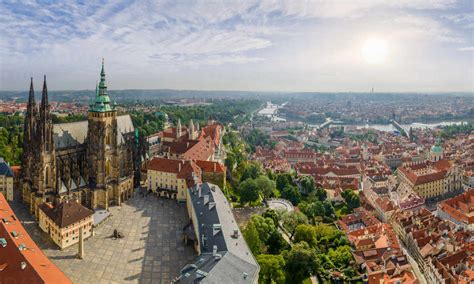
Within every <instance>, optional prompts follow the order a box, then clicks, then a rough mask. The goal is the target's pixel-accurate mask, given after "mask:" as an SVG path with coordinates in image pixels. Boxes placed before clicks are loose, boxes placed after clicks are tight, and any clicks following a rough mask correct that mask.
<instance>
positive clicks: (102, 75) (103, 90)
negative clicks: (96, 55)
mask: <svg viewBox="0 0 474 284" xmlns="http://www.w3.org/2000/svg"><path fill="white" fill-rule="evenodd" d="M99 95H100V96H104V95H107V84H106V83H105V69H104V58H102V69H101V70H100V83H99Z"/></svg>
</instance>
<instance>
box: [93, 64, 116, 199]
mask: <svg viewBox="0 0 474 284" xmlns="http://www.w3.org/2000/svg"><path fill="white" fill-rule="evenodd" d="M117 136H118V128H117V110H116V108H115V104H111V102H110V97H109V95H108V94H107V84H106V82H105V71H104V60H103V59H102V70H101V71H100V83H99V86H98V87H96V92H95V99H94V102H93V103H91V106H90V109H89V115H88V130H87V139H88V143H87V161H88V168H89V184H90V186H91V189H92V191H93V196H92V198H91V200H92V202H91V203H92V204H91V205H92V208H96V207H102V208H108V205H109V204H108V202H109V200H113V201H115V203H116V204H120V200H119V195H118V194H117V192H116V191H117V189H118V188H117V181H118V176H119V170H118V168H119V167H118V164H119V162H118V158H117V157H118V145H117Z"/></svg>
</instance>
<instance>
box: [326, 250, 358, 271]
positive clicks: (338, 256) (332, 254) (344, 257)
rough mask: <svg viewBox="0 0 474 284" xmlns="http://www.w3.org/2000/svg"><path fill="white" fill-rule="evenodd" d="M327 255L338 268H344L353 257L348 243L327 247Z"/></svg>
mask: <svg viewBox="0 0 474 284" xmlns="http://www.w3.org/2000/svg"><path fill="white" fill-rule="evenodd" d="M328 256H329V258H330V259H331V261H332V263H334V265H335V266H336V267H338V268H345V267H348V266H350V263H351V261H352V260H353V259H354V258H353V256H352V252H351V247H350V246H348V245H344V246H339V247H337V248H336V249H332V248H330V249H329V252H328Z"/></svg>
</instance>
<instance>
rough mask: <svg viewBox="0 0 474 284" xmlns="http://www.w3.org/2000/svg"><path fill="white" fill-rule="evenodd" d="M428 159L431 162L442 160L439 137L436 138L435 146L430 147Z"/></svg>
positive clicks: (442, 154) (442, 151)
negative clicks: (429, 158)
mask: <svg viewBox="0 0 474 284" xmlns="http://www.w3.org/2000/svg"><path fill="white" fill-rule="evenodd" d="M430 157H431V161H432V162H437V161H439V160H442V159H443V157H444V150H443V147H442V146H441V139H440V138H439V137H438V138H436V142H435V144H434V145H433V146H432V147H431V150H430Z"/></svg>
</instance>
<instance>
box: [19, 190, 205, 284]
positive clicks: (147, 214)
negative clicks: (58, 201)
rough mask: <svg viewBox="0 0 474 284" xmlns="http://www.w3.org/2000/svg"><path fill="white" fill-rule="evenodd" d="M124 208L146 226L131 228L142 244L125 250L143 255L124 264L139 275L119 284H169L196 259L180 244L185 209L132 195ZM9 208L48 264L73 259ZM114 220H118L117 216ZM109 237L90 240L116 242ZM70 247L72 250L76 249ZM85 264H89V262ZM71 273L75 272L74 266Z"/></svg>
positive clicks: (24, 212) (22, 209)
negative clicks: (46, 257)
mask: <svg viewBox="0 0 474 284" xmlns="http://www.w3.org/2000/svg"><path fill="white" fill-rule="evenodd" d="M125 204H126V205H127V206H130V207H132V208H131V209H132V212H137V213H140V214H139V216H140V217H139V221H140V222H146V224H145V225H143V226H142V225H138V226H135V227H136V228H137V230H138V232H136V234H135V235H134V236H135V238H136V239H137V240H140V241H141V243H143V242H144V244H141V245H139V246H135V247H133V246H132V247H128V248H127V250H128V251H129V252H130V253H137V252H139V251H142V250H143V254H141V253H140V256H137V257H136V258H133V259H129V260H128V261H127V263H129V264H130V265H133V264H135V265H137V264H138V263H139V267H140V268H139V269H140V270H139V271H140V272H139V273H137V271H135V272H133V273H131V274H128V275H126V274H125V275H123V276H122V278H121V279H122V280H121V281H120V282H127V281H132V282H139V283H160V282H161V283H170V282H171V280H172V279H173V278H175V277H176V276H178V275H179V272H180V270H181V268H182V267H184V265H186V264H188V263H192V262H193V260H194V259H195V257H196V254H195V252H194V250H193V248H192V246H185V245H184V243H183V241H182V229H183V227H184V226H185V225H186V224H187V223H188V222H189V217H188V215H187V212H186V205H185V204H178V203H177V202H176V200H170V199H161V198H158V197H156V196H153V195H148V196H145V197H142V196H141V195H138V194H135V197H133V198H131V199H129V200H128V201H126V202H125ZM11 206H12V208H13V210H14V212H15V214H16V215H17V216H18V218H19V220H21V222H22V224H23V226H24V227H25V229H26V230H27V232H28V233H29V234H30V236H31V238H32V239H33V240H34V241H35V243H36V244H37V245H38V247H40V249H41V250H43V251H48V254H47V255H48V256H49V257H50V258H51V260H55V261H56V260H59V261H61V260H66V261H67V260H74V259H76V253H77V249H71V250H68V251H67V252H66V251H61V250H59V248H58V247H57V246H56V245H55V244H54V243H53V242H52V240H51V239H50V238H49V236H48V235H47V234H46V233H44V232H43V231H42V230H41V229H40V228H39V226H38V225H37V223H36V222H35V220H34V218H33V217H32V216H31V214H30V213H29V211H28V208H27V206H26V205H25V204H23V203H21V202H13V203H12V204H11ZM115 218H119V216H116V217H115ZM105 222H109V221H107V220H106V221H105ZM119 224H120V225H118V227H117V228H116V229H117V230H119V231H126V229H127V227H126V226H127V225H129V224H126V223H121V222H119ZM100 226H101V225H99V227H100ZM112 233H113V232H110V234H109V232H106V234H105V235H102V236H99V235H96V236H93V237H92V238H104V239H108V240H107V242H118V241H119V240H114V239H113V238H110V236H111V235H112ZM129 237H130V238H133V236H127V235H125V239H127V238H129ZM73 247H74V248H76V247H77V245H74V246H73ZM86 249H87V241H86ZM69 251H70V253H69ZM86 255H87V252H86ZM79 263H80V262H79ZM87 264H90V260H89V262H88V263H87ZM77 265H80V264H77ZM75 269H76V270H77V269H78V268H77V266H76V268H75ZM81 280H84V279H81Z"/></svg>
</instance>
